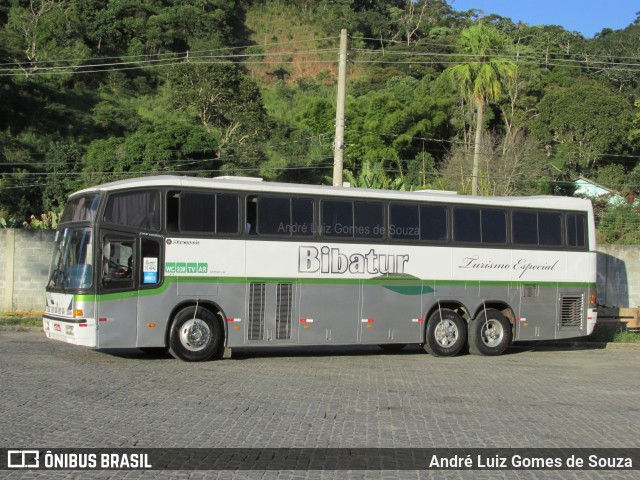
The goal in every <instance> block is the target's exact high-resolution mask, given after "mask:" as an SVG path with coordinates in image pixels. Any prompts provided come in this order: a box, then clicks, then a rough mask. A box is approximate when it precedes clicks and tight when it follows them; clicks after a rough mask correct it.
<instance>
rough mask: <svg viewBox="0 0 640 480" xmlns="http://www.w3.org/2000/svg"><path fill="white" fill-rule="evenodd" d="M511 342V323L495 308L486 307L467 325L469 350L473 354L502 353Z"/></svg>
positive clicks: (488, 354)
mask: <svg viewBox="0 0 640 480" xmlns="http://www.w3.org/2000/svg"><path fill="white" fill-rule="evenodd" d="M510 343H511V323H510V322H509V320H507V318H506V317H505V316H504V315H503V314H502V313H501V312H500V311H499V310H496V309H495V308H487V309H486V310H483V311H482V312H480V313H479V314H478V316H477V317H476V318H475V320H474V321H473V322H472V323H471V325H469V352H470V353H472V354H474V355H486V356H495V355H500V354H502V353H503V352H504V351H505V350H506V349H507V347H508V346H509V344H510Z"/></svg>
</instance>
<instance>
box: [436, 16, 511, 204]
mask: <svg viewBox="0 0 640 480" xmlns="http://www.w3.org/2000/svg"><path fill="white" fill-rule="evenodd" d="M509 43H510V41H509V37H507V36H506V35H503V34H502V33H500V32H499V31H498V30H496V29H495V28H493V27H491V26H488V25H484V24H478V25H473V26H471V27H468V28H465V29H464V30H463V31H462V32H461V33H460V39H459V40H458V45H459V46H460V53H461V54H463V55H465V58H466V59H467V61H466V62H465V63H460V64H458V65H455V66H453V67H449V68H448V69H447V70H445V71H444V73H443V75H444V77H445V78H446V79H449V80H450V81H453V82H455V83H457V84H458V85H459V87H460V89H461V91H462V95H463V96H464V98H471V100H472V101H473V103H474V104H475V107H476V132H475V146H474V151H473V174H472V184H471V185H472V186H471V193H472V194H473V195H477V194H478V169H479V165H480V144H481V140H482V128H483V119H484V107H485V106H486V105H487V103H489V102H491V101H495V100H497V99H498V98H499V97H500V93H501V91H502V86H503V84H504V83H505V82H506V81H507V80H509V79H511V78H513V77H514V75H515V70H516V64H515V63H514V62H512V61H511V60H509V59H508V58H505V57H501V56H500V54H502V53H504V51H505V50H506V47H507V46H508V45H509Z"/></svg>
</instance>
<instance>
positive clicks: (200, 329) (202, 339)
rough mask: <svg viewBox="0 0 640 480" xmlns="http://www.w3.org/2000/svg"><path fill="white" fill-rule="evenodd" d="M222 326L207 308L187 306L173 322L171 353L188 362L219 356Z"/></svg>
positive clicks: (170, 343)
mask: <svg viewBox="0 0 640 480" xmlns="http://www.w3.org/2000/svg"><path fill="white" fill-rule="evenodd" d="M222 336H223V333H222V328H221V327H220V324H219V323H218V320H217V319H216V317H215V315H214V314H213V313H211V312H210V311H209V310H207V309H206V308H202V307H195V306H193V307H186V308H183V309H182V310H180V311H179V312H178V313H177V314H176V315H175V317H174V318H173V322H172V323H171V330H170V332H169V353H171V355H173V356H174V357H175V358H178V359H180V360H185V361H187V362H202V361H205V360H209V359H211V358H213V357H214V356H217V355H218V353H219V352H220V350H221V345H222Z"/></svg>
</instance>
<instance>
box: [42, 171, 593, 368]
mask: <svg viewBox="0 0 640 480" xmlns="http://www.w3.org/2000/svg"><path fill="white" fill-rule="evenodd" d="M596 303H597V293H596V252H595V226H594V219H593V211H592V206H591V203H590V202H589V201H588V200H584V199H579V198H570V197H552V196H531V197H474V196H463V195H457V194H455V193H451V192H439V191H413V192H402V191H383V190H369V189H360V188H347V187H329V186H313V185H298V184H285V183H271V182H265V181H262V180H261V179H257V178H240V177H218V178H208V179H207V178H190V177H181V176H163V175H160V176H151V177H145V178H133V179H128V180H121V181H116V182H112V183H106V184H103V185H98V186H95V187H91V188H87V189H84V190H81V191H78V192H76V193H74V194H72V195H70V197H69V199H68V201H67V204H66V206H65V209H64V212H63V214H62V217H61V221H60V223H59V226H58V229H57V232H56V236H55V248H54V253H53V258H52V262H51V268H50V274H49V277H48V284H47V286H46V311H45V313H44V316H43V327H44V332H45V334H46V336H47V337H49V338H51V339H55V340H60V341H63V342H68V343H71V344H76V345H83V346H86V347H93V348H98V349H109V348H138V349H141V350H143V351H147V352H166V351H169V352H170V353H171V354H172V355H173V356H174V357H176V358H178V359H182V360H186V361H204V360H209V359H214V358H221V357H222V358H227V357H229V356H230V355H231V352H232V350H233V349H234V348H239V347H258V346H260V347H273V346H294V345H297V346H311V345H337V344H341V345H354V344H357V345H363V344H372V345H379V346H381V347H382V348H384V349H398V348H401V347H403V346H405V345H408V344H419V345H422V346H423V347H424V349H425V350H426V351H427V352H428V353H430V354H431V355H434V356H453V355H456V354H458V353H459V352H460V351H462V350H465V351H467V350H468V351H469V352H470V353H472V354H479V355H500V354H501V353H503V352H504V351H505V349H506V348H507V347H508V346H509V345H510V344H512V343H513V342H514V341H521V340H549V339H564V338H572V337H579V336H585V335H588V334H590V333H591V332H592V330H593V328H594V326H595V323H596V320H597V310H596V308H597V305H596Z"/></svg>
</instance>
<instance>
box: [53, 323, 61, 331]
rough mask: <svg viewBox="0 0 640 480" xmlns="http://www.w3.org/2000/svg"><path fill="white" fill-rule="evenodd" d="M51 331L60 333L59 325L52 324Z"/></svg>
mask: <svg viewBox="0 0 640 480" xmlns="http://www.w3.org/2000/svg"><path fill="white" fill-rule="evenodd" d="M53 329H54V330H55V331H56V332H59V331H60V324H59V323H54V324H53Z"/></svg>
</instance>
